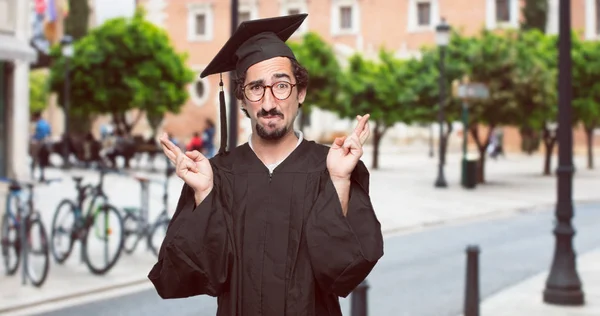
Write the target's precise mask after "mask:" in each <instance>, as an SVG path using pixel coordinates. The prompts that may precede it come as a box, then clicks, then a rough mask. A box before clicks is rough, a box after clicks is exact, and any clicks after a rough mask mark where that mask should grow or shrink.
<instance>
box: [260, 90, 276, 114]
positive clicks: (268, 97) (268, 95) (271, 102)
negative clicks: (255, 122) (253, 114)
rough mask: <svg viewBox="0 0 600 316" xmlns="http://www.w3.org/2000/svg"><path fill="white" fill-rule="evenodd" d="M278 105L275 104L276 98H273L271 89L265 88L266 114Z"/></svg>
mask: <svg viewBox="0 0 600 316" xmlns="http://www.w3.org/2000/svg"><path fill="white" fill-rule="evenodd" d="M276 106H277V104H276V103H275V97H273V92H271V88H270V87H267V88H265V95H264V96H263V102H262V108H263V110H265V111H266V112H269V111H270V110H272V109H273V108H275V107H276Z"/></svg>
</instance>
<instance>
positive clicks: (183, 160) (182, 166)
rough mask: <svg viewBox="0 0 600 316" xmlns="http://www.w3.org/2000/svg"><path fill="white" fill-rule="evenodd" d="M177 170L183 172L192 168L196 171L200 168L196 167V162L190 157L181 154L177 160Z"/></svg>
mask: <svg viewBox="0 0 600 316" xmlns="http://www.w3.org/2000/svg"><path fill="white" fill-rule="evenodd" d="M177 170H178V171H180V172H182V171H186V170H191V171H194V172H198V168H197V167H196V163H194V162H193V161H192V160H191V159H190V158H188V157H187V156H186V155H179V157H178V160H177Z"/></svg>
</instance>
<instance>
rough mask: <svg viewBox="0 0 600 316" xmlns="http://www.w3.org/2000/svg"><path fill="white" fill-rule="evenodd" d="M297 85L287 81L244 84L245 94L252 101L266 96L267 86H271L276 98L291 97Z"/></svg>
mask: <svg viewBox="0 0 600 316" xmlns="http://www.w3.org/2000/svg"><path fill="white" fill-rule="evenodd" d="M295 86H296V84H294V83H289V82H287V81H278V82H274V83H273V84H272V85H270V86H268V85H263V84H252V83H250V84H247V85H245V86H244V96H246V99H248V100H249V101H251V102H257V101H260V100H261V99H262V98H263V97H264V96H265V90H266V88H269V89H270V90H271V94H272V95H273V96H274V97H275V98H276V99H278V100H281V101H283V100H285V99H287V98H289V97H290V95H291V94H292V89H293V88H294V87H295Z"/></svg>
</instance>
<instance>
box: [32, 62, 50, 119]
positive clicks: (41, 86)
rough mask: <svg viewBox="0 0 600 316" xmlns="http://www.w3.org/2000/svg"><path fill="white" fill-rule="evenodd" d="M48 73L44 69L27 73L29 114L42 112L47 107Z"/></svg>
mask: <svg viewBox="0 0 600 316" xmlns="http://www.w3.org/2000/svg"><path fill="white" fill-rule="evenodd" d="M48 95H49V86H48V72H47V71H46V70H45V69H38V70H32V71H30V72H29V113H30V114H33V113H37V112H42V111H44V110H45V109H46V106H47V105H48Z"/></svg>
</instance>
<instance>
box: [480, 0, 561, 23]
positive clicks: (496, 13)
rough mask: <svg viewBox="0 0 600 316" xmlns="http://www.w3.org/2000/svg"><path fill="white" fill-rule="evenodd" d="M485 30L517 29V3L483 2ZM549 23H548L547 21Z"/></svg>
mask: <svg viewBox="0 0 600 316" xmlns="http://www.w3.org/2000/svg"><path fill="white" fill-rule="evenodd" d="M485 1H486V11H485V15H486V16H485V24H486V28H487V29H490V30H491V29H496V28H519V10H520V9H519V3H520V1H517V0H485ZM549 22H550V21H549Z"/></svg>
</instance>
